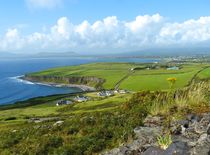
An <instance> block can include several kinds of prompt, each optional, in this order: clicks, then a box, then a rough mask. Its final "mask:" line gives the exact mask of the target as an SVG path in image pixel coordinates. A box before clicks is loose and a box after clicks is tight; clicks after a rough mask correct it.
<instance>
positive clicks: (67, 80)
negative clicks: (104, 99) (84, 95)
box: [23, 75, 105, 90]
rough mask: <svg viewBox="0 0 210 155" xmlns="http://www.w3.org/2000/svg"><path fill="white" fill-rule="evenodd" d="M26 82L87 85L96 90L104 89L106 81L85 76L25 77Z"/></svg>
mask: <svg viewBox="0 0 210 155" xmlns="http://www.w3.org/2000/svg"><path fill="white" fill-rule="evenodd" d="M23 79H24V80H27V81H32V82H43V83H54V84H75V85H86V86H90V87H94V88H96V89H98V90H99V89H103V83H104V82H105V79H102V78H97V77H92V76H83V77H76V76H75V77H62V76H33V75H25V76H24V77H23Z"/></svg>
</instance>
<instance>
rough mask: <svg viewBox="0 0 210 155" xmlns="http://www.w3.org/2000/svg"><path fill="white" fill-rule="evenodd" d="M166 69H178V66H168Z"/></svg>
mask: <svg viewBox="0 0 210 155" xmlns="http://www.w3.org/2000/svg"><path fill="white" fill-rule="evenodd" d="M167 70H179V67H177V66H173V67H168V68H167Z"/></svg>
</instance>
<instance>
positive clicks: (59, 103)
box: [56, 100, 73, 106]
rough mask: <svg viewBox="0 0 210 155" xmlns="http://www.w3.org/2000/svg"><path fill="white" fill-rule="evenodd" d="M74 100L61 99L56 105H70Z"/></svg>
mask: <svg viewBox="0 0 210 155" xmlns="http://www.w3.org/2000/svg"><path fill="white" fill-rule="evenodd" d="M72 103H73V102H72V101H68V100H59V101H57V103H56V106H61V105H68V104H72Z"/></svg>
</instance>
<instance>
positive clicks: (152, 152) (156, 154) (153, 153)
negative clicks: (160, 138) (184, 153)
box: [142, 146, 164, 155]
mask: <svg viewBox="0 0 210 155" xmlns="http://www.w3.org/2000/svg"><path fill="white" fill-rule="evenodd" d="M163 152H164V150H162V149H160V148H158V147H153V146H152V147H150V148H148V149H147V150H146V151H145V152H144V153H143V154H142V155H163Z"/></svg>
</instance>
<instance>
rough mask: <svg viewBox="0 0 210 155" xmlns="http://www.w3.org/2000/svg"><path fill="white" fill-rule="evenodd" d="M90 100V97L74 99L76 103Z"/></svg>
mask: <svg viewBox="0 0 210 155" xmlns="http://www.w3.org/2000/svg"><path fill="white" fill-rule="evenodd" d="M87 100H88V97H86V96H77V97H75V98H74V101H76V102H86V101H87Z"/></svg>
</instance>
